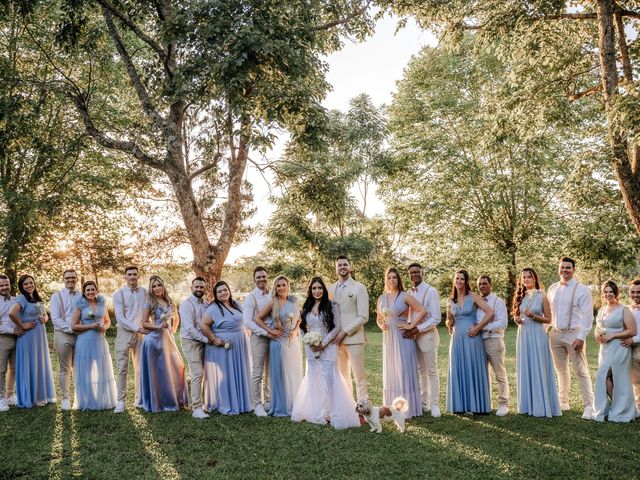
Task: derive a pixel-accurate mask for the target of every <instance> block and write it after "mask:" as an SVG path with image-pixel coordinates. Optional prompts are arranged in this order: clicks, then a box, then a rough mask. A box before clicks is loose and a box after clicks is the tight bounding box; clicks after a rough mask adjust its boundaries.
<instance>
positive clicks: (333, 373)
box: [291, 304, 360, 429]
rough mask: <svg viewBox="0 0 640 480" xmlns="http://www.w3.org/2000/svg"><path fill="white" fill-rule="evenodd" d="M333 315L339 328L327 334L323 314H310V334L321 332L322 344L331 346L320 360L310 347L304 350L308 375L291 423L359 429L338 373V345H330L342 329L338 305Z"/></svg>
mask: <svg viewBox="0 0 640 480" xmlns="http://www.w3.org/2000/svg"><path fill="white" fill-rule="evenodd" d="M333 316H334V323H335V327H334V328H333V329H332V330H331V331H330V332H327V327H326V326H325V324H324V321H323V320H322V314H321V315H320V316H317V315H314V314H313V313H311V312H309V313H308V314H307V331H309V332H320V333H321V334H322V336H323V341H322V344H323V345H327V347H326V348H325V349H324V350H323V351H322V353H321V354H320V357H319V358H315V356H314V353H313V352H312V351H311V349H310V348H309V346H308V345H305V347H304V351H305V355H306V357H307V372H306V374H305V376H304V379H303V380H302V384H301V385H300V389H299V390H298V394H297V395H296V398H295V400H294V402H293V411H292V413H291V420H293V421H294V422H301V421H303V420H306V421H307V422H311V423H318V424H321V425H326V424H327V423H329V424H331V425H332V426H333V427H334V428H336V429H344V428H351V427H359V426H360V418H359V416H358V414H357V413H356V410H355V408H356V404H355V402H354V400H353V395H352V393H351V389H350V388H349V387H348V386H347V383H346V382H345V381H344V378H342V375H340V372H339V371H338V346H337V345H335V344H329V343H330V342H331V340H333V338H334V337H335V336H336V335H337V334H338V332H339V331H340V329H341V327H340V310H339V307H338V306H337V305H336V304H334V305H333Z"/></svg>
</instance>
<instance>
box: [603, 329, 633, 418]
mask: <svg viewBox="0 0 640 480" xmlns="http://www.w3.org/2000/svg"><path fill="white" fill-rule="evenodd" d="M631 353H632V350H631V349H630V348H625V347H623V346H622V345H621V344H620V340H618V339H617V338H615V339H613V340H611V341H610V342H609V343H606V344H604V345H600V354H599V356H598V371H597V372H596V381H595V388H594V390H595V391H594V397H593V399H594V407H595V410H596V413H595V416H594V418H595V420H597V421H600V422H601V421H604V419H605V417H607V420H609V421H610V422H631V421H633V420H634V419H635V417H636V405H635V397H634V394H633V386H632V382H631V361H632V358H631ZM609 369H611V376H612V378H613V392H612V395H611V398H609V396H608V394H607V375H608V373H609Z"/></svg>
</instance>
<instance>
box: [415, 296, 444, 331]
mask: <svg viewBox="0 0 640 480" xmlns="http://www.w3.org/2000/svg"><path fill="white" fill-rule="evenodd" d="M425 308H426V309H427V312H428V315H429V316H428V317H427V319H426V320H425V321H424V322H422V323H420V324H418V327H417V328H418V331H419V332H426V331H427V330H429V329H430V328H432V327H436V326H438V324H439V323H440V321H441V320H442V314H441V313H440V295H438V292H437V291H436V289H435V288H429V292H428V295H427V304H426V305H425Z"/></svg>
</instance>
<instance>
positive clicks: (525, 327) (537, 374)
mask: <svg viewBox="0 0 640 480" xmlns="http://www.w3.org/2000/svg"><path fill="white" fill-rule="evenodd" d="M516 373H517V379H518V413H522V414H527V415H531V416H532V417H552V416H553V417H559V416H560V415H562V411H561V410H560V400H559V398H558V389H557V388H556V375H555V371H554V368H553V361H552V358H551V348H550V347H549V337H548V336H547V332H546V331H545V329H544V326H543V325H542V324H541V323H537V322H533V321H526V320H525V323H523V324H522V325H520V326H519V327H518V338H517V340H516Z"/></svg>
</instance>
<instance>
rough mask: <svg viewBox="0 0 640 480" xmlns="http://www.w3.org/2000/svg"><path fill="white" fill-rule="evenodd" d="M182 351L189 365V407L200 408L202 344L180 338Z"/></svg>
mask: <svg viewBox="0 0 640 480" xmlns="http://www.w3.org/2000/svg"><path fill="white" fill-rule="evenodd" d="M180 340H181V341H182V351H183V352H184V356H185V358H186V359H187V363H188V364H189V373H190V375H191V406H192V407H193V409H194V410H195V409H196V408H201V407H202V369H203V365H204V363H203V362H204V343H202V342H199V341H197V340H192V339H190V338H181V339H180Z"/></svg>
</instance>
